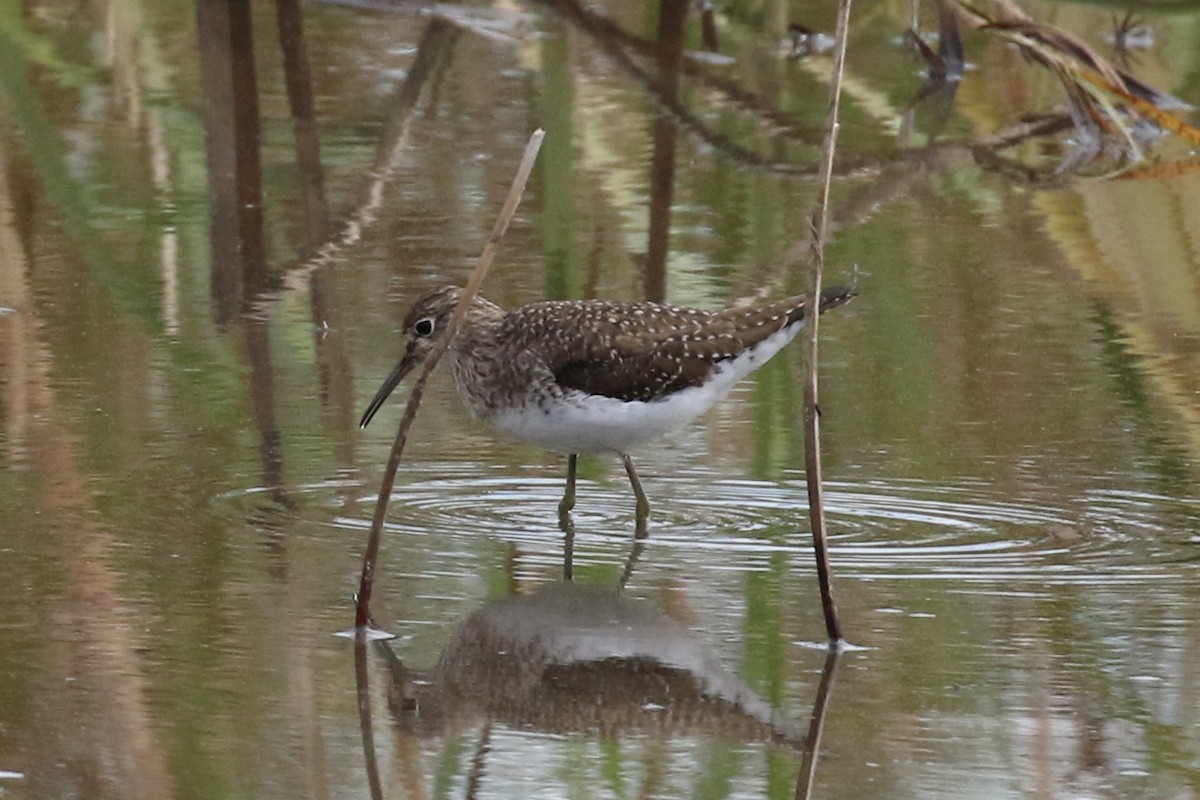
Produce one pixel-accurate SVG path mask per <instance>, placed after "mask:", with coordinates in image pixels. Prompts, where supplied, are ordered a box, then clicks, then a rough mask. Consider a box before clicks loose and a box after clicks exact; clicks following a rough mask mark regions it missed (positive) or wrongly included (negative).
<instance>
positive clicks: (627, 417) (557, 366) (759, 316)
mask: <svg viewBox="0 0 1200 800" xmlns="http://www.w3.org/2000/svg"><path fill="white" fill-rule="evenodd" d="M853 296H854V292H853V290H851V289H848V288H845V287H838V288H833V289H827V290H825V291H824V292H822V294H821V311H826V310H827V309H830V308H835V307H837V306H839V305H841V304H843V303H845V302H847V301H848V300H850V298H851V297H853ZM460 297H462V290H461V289H459V288H458V287H456V286H445V287H442V288H440V289H436V290H434V291H432V292H430V293H429V294H426V295H425V296H424V297H422V298H420V299H419V300H417V302H416V303H415V304H414V305H413V307H412V308H411V309H410V310H409V312H408V315H407V316H406V317H405V318H404V329H403V335H404V341H405V345H404V355H403V356H402V357H401V359H400V362H399V363H398V364H397V365H396V367H395V369H393V370H392V372H391V374H390V375H388V376H387V379H386V380H385V381H384V382H383V385H382V386H381V387H380V388H379V391H378V392H377V393H376V394H375V397H374V398H373V399H372V400H371V404H370V405H369V406H367V410H366V412H365V413H364V414H363V416H362V421H361V422H360V423H359V427H363V428H365V427H366V426H367V423H369V422H370V421H371V418H372V417H373V416H375V412H377V411H378V410H379V408H380V407H381V406H382V405H383V403H384V401H385V400H387V398H388V395H390V394H391V393H392V390H393V389H395V388H396V386H397V385H398V384H399V383H400V381H401V380H403V379H404V376H405V375H407V374H408V373H409V372H410V371H411V370H412V369H413V367H415V366H417V365H418V364H420V363H421V362H422V361H424V360H425V357H426V356H427V355H428V354H429V352H430V350H432V349H433V344H434V340H435V339H436V338H437V337H438V336H439V335H441V333H442V331H444V330H445V329H446V326H447V324H448V323H449V321H450V315H451V314H452V312H453V311H454V308H455V306H456V305H457V304H458V301H459V298H460ZM804 306H805V301H804V298H803V297H789V298H786V299H783V300H774V301H770V302H767V303H758V304H749V305H736V306H731V307H728V308H724V309H721V310H719V311H705V310H701V309H696V308H679V307H677V306H669V305H661V304H658V303H618V302H610V301H607V300H560V301H551V302H541V303H530V304H528V305H524V306H521V307H520V308H518V309H515V310H513V311H505V310H504V309H502V308H500V306H498V305H496V304H495V303H492V302H490V301H488V300H485V299H483V298H482V297H478V296H476V297H475V298H474V300H473V302H472V304H471V308H470V310H468V311H467V315H466V317H464V319H463V321H462V324H461V325H460V326H459V329H458V332H457V334H456V335H455V337H454V341H452V342H451V343H450V346H449V349H448V350H447V351H446V354H447V357H448V358H450V360H451V364H452V367H453V371H454V381H455V384H456V385H457V388H458V395H459V397H460V398H461V399H462V401H463V403H464V404H465V405H466V407H467V409H468V410H469V411H470V412H471V414H472V415H473V416H475V417H477V418H479V419H483V420H486V421H488V422H490V423H491V424H492V425H494V426H495V427H496V428H497V429H499V430H500V431H501V432H503V433H506V434H509V435H510V436H513V437H514V438H516V439H520V440H522V441H526V442H531V443H533V444H537V445H540V446H542V447H544V448H546V449H548V450H555V451H559V452H564V453H567V454H568V458H567V487H566V493H565V494H564V495H563V499H562V502H561V503H559V506H558V511H559V515H560V519H563V520H565V519H566V517H567V515H568V514H569V513H570V512H571V509H573V508H574V507H575V469H576V461H577V458H578V455H579V454H580V453H596V452H615V453H617V454H619V455H620V456H621V460H622V461H623V462H624V464H625V471H626V473H627V474H628V475H629V483H630V485H631V486H632V487H633V493H634V495H636V497H637V523H638V527H637V530H638V533H639V534H642V533H644V530H645V520H646V517H647V515H648V513H649V510H650V504H649V502H648V501H647V500H646V493H645V492H644V491H643V489H642V482H641V480H639V479H638V474H637V471H636V470H635V469H634V466H633V461H632V459H630V457H629V451H630V450H631V449H633V448H634V447H636V446H638V445H641V444H644V443H645V442H647V441H649V440H651V439H653V438H655V437H657V436H661V435H663V434H665V433H668V432H670V431H674V430H678V429H680V428H683V427H684V426H686V425H687V424H688V423H690V422H692V421H693V420H695V419H696V418H697V417H699V416H700V415H701V414H703V413H704V412H705V411H707V410H708V409H710V408H712V406H713V404H715V403H716V402H717V401H718V400H721V399H722V398H724V397H725V396H726V395H727V394H729V390H730V389H732V388H733V385H734V384H735V383H737V382H738V381H739V380H741V379H742V378H743V377H745V376H746V375H747V374H749V373H750V372H751V371H752V370H754V369H757V368H758V367H760V366H762V365H763V364H764V363H765V362H766V361H767V359H769V358H770V357H771V356H773V355H775V353H777V352H779V350H780V349H781V348H782V347H783V346H784V345H786V344H787V343H788V342H790V341H791V340H792V339H793V338H794V337H795V336H796V334H797V333H799V331H800V327H801V321H802V320H803V319H804V314H805V307H804Z"/></svg>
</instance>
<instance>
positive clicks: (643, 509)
mask: <svg viewBox="0 0 1200 800" xmlns="http://www.w3.org/2000/svg"><path fill="white" fill-rule="evenodd" d="M621 461H623V462H624V463H625V474H626V475H628V476H629V485H630V486H632V487H633V494H634V496H635V497H636V498H637V511H636V513H635V514H634V526H635V527H634V535H635V536H636V537H637V538H638V539H644V538H646V518H647V517H649V516H650V501H649V500H647V499H646V492H645V491H644V490H643V489H642V481H641V479H640V478H638V474H637V470H636V469H634V467H633V459H632V458H630V457H629V454H628V453H621Z"/></svg>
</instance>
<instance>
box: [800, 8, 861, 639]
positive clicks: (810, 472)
mask: <svg viewBox="0 0 1200 800" xmlns="http://www.w3.org/2000/svg"><path fill="white" fill-rule="evenodd" d="M849 27H850V0H839V3H838V20H837V43H836V47H835V50H834V56H833V79H832V81H831V83H830V87H829V94H830V100H829V121H828V123H827V125H826V129H825V142H824V144H823V145H822V148H821V166H820V172H819V176H820V182H819V184H818V188H817V203H816V210H815V211H813V215H812V218H811V220H810V225H811V234H812V240H811V241H812V250H811V260H812V271H811V273H810V275H809V285H808V308H809V309H810V312H809V314H808V317H807V321H808V324H807V325H806V326H805V327H804V331H803V334H802V335H803V337H804V339H803V341H804V351H805V355H806V369H805V374H804V473H805V478H806V482H807V484H808V514H809V519H810V520H811V523H812V537H813V554H814V556H815V557H816V561H817V581H818V583H819V585H820V589H821V609H822V611H823V612H824V614H825V632H826V633H827V634H828V635H829V641H830V643H831V645H833V646H837V645H838V644H839V643H840V642H841V641H842V624H841V621H840V620H839V619H838V614H837V606H836V605H835V604H834V601H833V572H832V569H831V567H830V564H829V547H828V544H827V542H826V536H825V501H824V493H823V491H822V488H821V431H820V421H821V420H820V406H819V405H818V402H817V354H818V353H817V330H818V327H819V326H818V320H819V319H820V317H821V315H820V314H819V313H818V312H817V309H819V308H820V301H821V275H822V272H823V271H824V267H825V240H826V237H827V235H828V228H829V186H830V184H831V183H832V181H833V155H834V152H835V151H836V150H837V135H838V128H839V122H838V110H839V106H840V104H841V95H842V73H843V71H844V69H845V65H846V37H847V32H848V30H849Z"/></svg>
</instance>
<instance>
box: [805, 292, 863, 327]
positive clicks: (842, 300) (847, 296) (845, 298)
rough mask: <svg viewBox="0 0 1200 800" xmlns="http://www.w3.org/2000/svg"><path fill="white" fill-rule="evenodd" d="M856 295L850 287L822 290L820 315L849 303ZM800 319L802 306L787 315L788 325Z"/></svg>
mask: <svg viewBox="0 0 1200 800" xmlns="http://www.w3.org/2000/svg"><path fill="white" fill-rule="evenodd" d="M857 294H858V292H856V291H854V289H853V288H852V287H850V286H831V287H830V288H828V289H824V290H822V292H821V313H822V314H824V313H825V312H826V311H828V310H829V309H831V308H837V307H838V306H842V305H845V304H846V303H849V302H850V301H851V300H853V299H854V297H855V296H856V295H857ZM802 319H804V306H803V305H799V306H797V307H796V308H794V309H792V311H791V313H789V314H788V324H789V325H790V324H791V323H793V322H799V321H800V320H802Z"/></svg>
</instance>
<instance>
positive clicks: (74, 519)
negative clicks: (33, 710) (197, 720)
mask: <svg viewBox="0 0 1200 800" xmlns="http://www.w3.org/2000/svg"><path fill="white" fill-rule="evenodd" d="M3 141H4V140H2V139H0V142H3ZM19 169H20V167H19V166H18V163H17V162H16V161H10V160H9V157H8V154H7V153H6V152H4V151H3V150H0V296H2V297H4V302H5V304H6V305H7V306H9V307H11V308H13V309H14V310H15V313H13V314H8V315H5V319H4V321H3V324H2V325H0V378H3V380H0V392H2V393H3V398H2V399H3V405H4V406H5V408H6V409H8V415H9V418H8V420H7V423H8V427H7V428H6V431H7V435H8V437H9V440H10V442H11V445H10V447H9V448H7V449H8V451H9V452H10V453H13V454H14V455H16V456H17V457H18V458H20V459H21V461H22V464H23V465H24V466H25V467H26V468H27V469H29V470H30V471H31V472H32V473H33V474H34V475H35V476H36V477H37V481H36V485H37V486H39V487H40V492H41V495H40V497H39V498H38V503H37V508H38V509H39V510H40V513H41V514H42V515H43V518H44V519H45V524H46V529H48V530H53V531H56V532H57V533H56V536H57V540H56V541H55V542H54V543H53V548H54V549H55V550H56V551H57V553H58V555H59V558H60V560H61V562H62V568H63V573H64V574H65V576H66V580H65V582H64V586H65V589H64V590H63V594H62V595H61V597H55V596H51V595H43V596H40V597H36V598H31V599H30V600H31V602H32V603H36V604H38V606H39V607H38V609H37V612H36V613H37V615H38V616H39V617H40V618H42V619H43V620H45V621H46V622H48V623H49V622H52V629H51V630H48V631H46V632H45V636H44V637H43V638H42V639H41V641H42V643H43V647H44V652H43V653H41V654H40V655H36V656H35V659H36V663H37V664H39V665H42V666H43V667H44V671H45V673H46V674H45V675H43V676H42V677H41V679H40V680H39V681H38V682H37V684H35V685H40V686H43V687H46V690H45V691H43V692H42V693H41V694H39V696H38V698H37V700H36V706H37V708H38V713H37V715H36V717H35V718H33V719H30V720H28V723H29V725H30V726H31V727H32V730H31V731H29V732H28V734H29V735H28V738H27V739H26V741H28V742H30V745H29V749H28V750H27V751H26V752H24V753H18V754H11V753H10V756H15V758H14V760H13V761H9V762H8V763H6V765H5V766H6V767H9V768H13V767H17V768H19V769H20V770H21V771H22V772H23V773H25V775H26V778H27V781H28V784H27V785H28V786H30V787H31V789H32V790H33V791H34V795H31V796H43V797H54V796H67V795H86V796H88V797H94V798H108V797H111V798H119V797H162V798H170V797H173V796H174V795H175V790H176V787H175V781H174V778H173V776H172V773H171V770H170V766H169V762H168V757H167V752H166V750H165V749H164V748H163V745H162V741H161V736H160V732H159V731H158V730H156V729H155V726H154V724H153V721H152V720H153V715H152V712H151V708H150V702H149V698H148V691H147V682H146V679H145V677H144V676H145V674H146V671H147V668H146V666H145V664H144V663H143V659H142V643H141V642H140V641H139V640H138V636H137V632H138V631H141V630H143V629H144V628H146V627H148V626H149V625H150V624H151V623H150V622H149V621H148V620H145V619H142V618H140V617H139V615H138V614H137V613H136V612H135V606H133V605H131V604H129V603H127V602H126V599H125V596H124V594H123V588H122V578H121V576H120V574H119V573H118V572H117V571H116V570H114V569H113V567H112V564H111V553H112V552H113V550H114V549H115V548H116V547H117V545H118V543H117V541H116V539H115V537H114V536H113V534H112V533H111V532H110V531H109V530H107V529H105V528H104V527H103V526H101V525H99V524H97V522H96V520H97V519H99V518H100V517H101V513H100V511H99V510H98V509H97V508H96V506H95V504H94V502H93V496H94V492H93V488H92V485H91V480H90V478H89V477H88V475H87V474H86V472H85V471H84V469H83V468H82V467H81V463H82V461H83V459H84V455H83V453H82V452H81V450H82V448H81V444H80V441H79V438H78V436H77V435H76V434H75V433H74V432H73V431H72V430H71V429H70V427H69V426H68V425H67V424H66V423H65V420H66V419H67V416H68V415H66V414H64V413H63V412H62V410H61V409H60V408H59V407H58V405H57V403H56V400H55V393H54V389H53V387H52V383H51V374H52V373H53V371H54V370H55V356H54V352H53V351H52V349H51V347H50V346H49V344H48V343H47V342H46V341H45V340H44V333H43V332H44V331H45V328H46V323H45V322H44V321H43V320H42V319H41V316H40V314H39V309H38V305H37V304H36V303H35V302H34V301H33V292H32V290H31V283H32V281H31V277H32V275H33V274H34V272H35V267H36V264H35V262H34V260H33V259H32V258H31V255H30V254H31V253H32V252H34V251H33V250H32V249H31V248H30V246H29V237H28V228H27V227H26V226H25V225H24V224H22V221H32V220H33V219H34V217H35V216H36V215H38V214H39V213H41V209H39V208H37V206H36V203H37V200H38V194H37V193H36V192H33V191H30V190H28V189H26V190H24V191H23V192H20V193H15V192H13V191H12V189H13V187H14V186H15V185H21V186H25V187H33V186H36V185H37V182H38V179H37V177H36V176H35V175H34V174H32V173H31V172H28V173H27V172H25V171H24V170H21V173H20V175H19V177H15V176H11V174H10V173H11V172H16V171H17V170H19ZM64 720H69V721H70V722H71V724H70V725H68V726H66V727H63V726H62V722H63V721H64ZM14 762H15V763H14Z"/></svg>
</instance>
